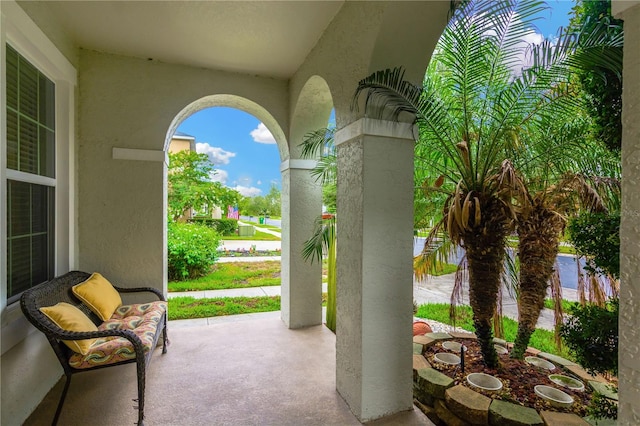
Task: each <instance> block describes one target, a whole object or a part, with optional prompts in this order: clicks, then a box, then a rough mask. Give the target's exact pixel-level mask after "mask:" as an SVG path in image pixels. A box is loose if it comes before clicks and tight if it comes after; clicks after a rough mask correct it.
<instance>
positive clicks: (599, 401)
mask: <svg viewBox="0 0 640 426" xmlns="http://www.w3.org/2000/svg"><path fill="white" fill-rule="evenodd" d="M587 415H589V416H590V417H593V418H594V419H614V420H615V419H617V418H618V404H616V403H615V402H614V401H612V400H610V399H609V398H607V397H605V396H604V395H602V394H600V393H598V392H594V394H593V398H591V402H590V403H589V406H588V407H587ZM597 424H598V422H597V421H596V425H597Z"/></svg>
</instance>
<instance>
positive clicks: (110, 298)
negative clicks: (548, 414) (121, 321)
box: [71, 272, 122, 321]
mask: <svg viewBox="0 0 640 426" xmlns="http://www.w3.org/2000/svg"><path fill="white" fill-rule="evenodd" d="M71 290H72V291H73V294H75V295H76V297H77V298H78V299H80V300H82V303H84V304H85V305H87V307H88V308H89V309H91V310H92V311H93V312H94V313H95V314H96V315H97V316H98V317H99V318H100V319H101V320H102V321H106V320H108V319H109V318H111V315H113V313H114V312H115V311H116V309H118V307H119V306H120V305H122V299H121V298H120V293H118V290H116V289H115V288H113V286H112V285H111V283H110V282H109V281H107V279H106V278H104V277H103V276H102V275H100V274H99V273H97V272H94V273H93V274H91V276H90V277H89V278H88V279H87V280H86V281H84V282H82V283H80V284H77V285H74V286H73V287H72V288H71Z"/></svg>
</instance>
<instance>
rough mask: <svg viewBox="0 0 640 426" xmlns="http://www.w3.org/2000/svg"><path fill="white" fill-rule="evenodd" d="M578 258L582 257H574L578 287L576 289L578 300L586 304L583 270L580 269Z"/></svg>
mask: <svg viewBox="0 0 640 426" xmlns="http://www.w3.org/2000/svg"><path fill="white" fill-rule="evenodd" d="M580 259H582V257H576V270H577V271H578V287H577V288H576V290H577V292H578V302H580V304H581V305H582V306H584V305H586V304H587V298H586V294H585V282H584V271H583V270H582V265H581V264H580Z"/></svg>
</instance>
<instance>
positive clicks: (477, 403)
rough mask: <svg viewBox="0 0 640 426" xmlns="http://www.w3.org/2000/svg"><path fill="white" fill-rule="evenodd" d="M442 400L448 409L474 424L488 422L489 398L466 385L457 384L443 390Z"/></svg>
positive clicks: (486, 423) (485, 423)
mask: <svg viewBox="0 0 640 426" xmlns="http://www.w3.org/2000/svg"><path fill="white" fill-rule="evenodd" d="M444 400H445V401H446V403H447V407H448V408H449V410H451V411H452V412H453V413H455V414H456V416H458V417H460V418H461V419H463V420H465V421H467V422H469V423H471V424H474V425H488V424H489V406H490V405H491V399H490V398H488V397H486V396H484V395H482V394H479V393H478V392H475V391H473V390H471V389H469V388H468V387H466V386H463V385H457V386H454V387H452V388H449V389H447V390H446V391H445V394H444Z"/></svg>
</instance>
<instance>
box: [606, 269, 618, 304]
mask: <svg viewBox="0 0 640 426" xmlns="http://www.w3.org/2000/svg"><path fill="white" fill-rule="evenodd" d="M607 279H608V280H609V288H610V289H611V297H613V298H616V299H619V298H620V281H618V280H617V279H615V278H613V277H612V276H611V275H608V276H607Z"/></svg>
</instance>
